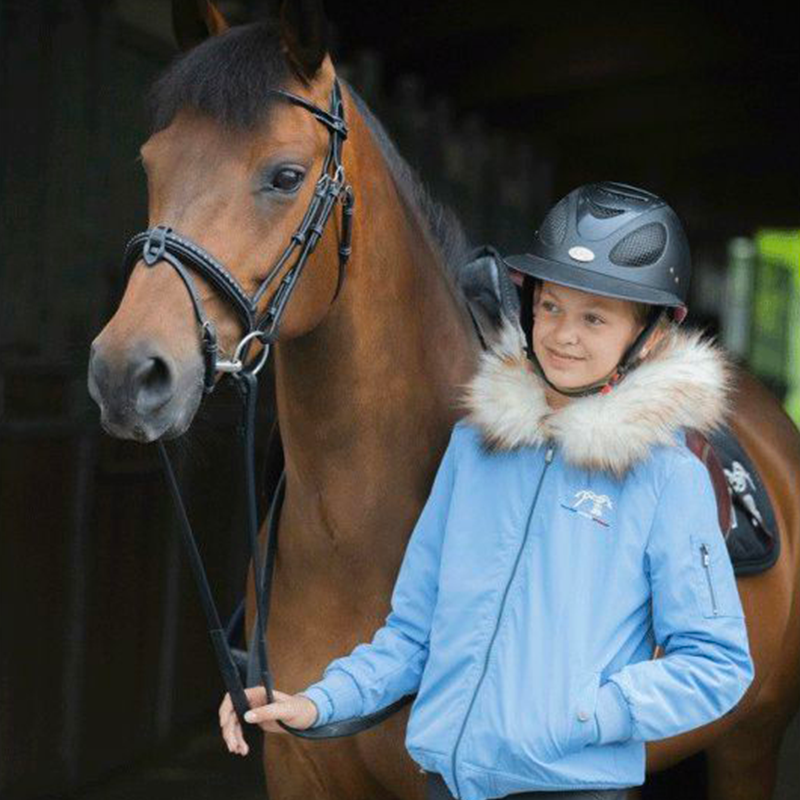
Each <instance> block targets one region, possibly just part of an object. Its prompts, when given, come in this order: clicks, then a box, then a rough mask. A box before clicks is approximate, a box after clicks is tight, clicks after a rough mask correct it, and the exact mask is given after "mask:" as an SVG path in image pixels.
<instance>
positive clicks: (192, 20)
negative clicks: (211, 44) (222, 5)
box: [172, 0, 230, 50]
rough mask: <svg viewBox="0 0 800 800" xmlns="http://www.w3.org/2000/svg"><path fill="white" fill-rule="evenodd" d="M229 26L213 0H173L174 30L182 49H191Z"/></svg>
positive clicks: (176, 39)
mask: <svg viewBox="0 0 800 800" xmlns="http://www.w3.org/2000/svg"><path fill="white" fill-rule="evenodd" d="M229 27H230V26H229V25H228V23H227V21H226V20H225V17H224V16H222V13H221V12H220V10H219V9H218V8H217V7H216V6H215V5H214V4H213V3H212V2H211V0H172V31H173V33H174V34H175V41H176V42H177V43H178V47H179V48H180V49H181V50H191V49H192V48H193V47H195V46H196V45H198V44H200V43H201V42H204V41H205V40H206V39H207V38H208V37H209V36H217V35H219V34H220V33H224V32H225V31H226V30H228V28H229Z"/></svg>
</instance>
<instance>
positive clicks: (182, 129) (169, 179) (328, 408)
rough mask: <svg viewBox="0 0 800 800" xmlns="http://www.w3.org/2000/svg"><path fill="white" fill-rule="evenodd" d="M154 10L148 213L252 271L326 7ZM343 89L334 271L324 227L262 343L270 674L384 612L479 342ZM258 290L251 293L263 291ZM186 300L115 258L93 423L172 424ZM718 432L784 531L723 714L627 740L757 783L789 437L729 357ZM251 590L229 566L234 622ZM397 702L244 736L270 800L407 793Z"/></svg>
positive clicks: (720, 776) (402, 718)
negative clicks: (271, 464) (744, 667)
mask: <svg viewBox="0 0 800 800" xmlns="http://www.w3.org/2000/svg"><path fill="white" fill-rule="evenodd" d="M301 6H302V8H301ZM173 11H174V14H173V19H174V23H175V27H176V35H177V38H178V41H179V42H180V43H183V45H184V47H185V48H186V49H187V50H188V52H187V53H186V55H185V56H184V58H183V59H182V60H181V61H179V62H178V63H177V65H176V66H174V67H172V68H171V69H170V70H169V71H168V72H167V73H166V75H165V76H164V77H163V78H162V79H161V80H160V82H159V83H158V84H157V85H156V87H155V90H154V95H153V97H154V109H155V110H154V122H155V124H154V133H153V134H152V135H151V136H150V138H149V139H148V140H147V141H146V142H145V144H144V145H143V146H142V149H141V154H142V162H143V165H144V167H145V170H146V172H147V176H148V192H149V219H150V225H151V226H154V225H156V224H166V225H170V226H173V227H175V228H176V229H178V230H180V231H181V232H182V233H183V234H185V235H186V236H187V237H190V238H191V239H192V240H193V241H195V242H198V243H200V244H201V246H202V247H203V248H204V249H205V250H206V251H208V252H210V253H213V254H214V256H215V257H216V258H217V259H218V260H219V261H220V262H221V263H223V264H226V265H229V269H230V271H231V272H232V273H233V274H234V276H235V278H236V279H237V280H238V281H239V283H240V284H241V285H242V286H243V287H245V288H247V289H253V290H255V289H256V288H257V287H258V286H260V285H261V283H262V280H263V278H264V273H265V267H264V265H265V264H267V265H271V264H274V263H276V261H277V260H278V258H279V255H280V253H281V252H282V251H283V248H284V247H285V245H286V242H287V241H288V240H289V239H290V237H291V236H292V232H293V231H295V230H296V228H297V226H298V224H299V222H300V220H301V219H302V217H303V212H304V209H305V208H306V206H307V204H308V202H309V200H310V198H311V195H312V192H313V188H314V187H313V181H312V180H310V177H311V176H313V175H316V174H317V172H318V170H319V168H320V165H321V164H322V163H323V160H324V158H325V153H326V149H327V147H328V142H327V135H326V132H325V130H324V129H323V128H322V126H320V125H319V124H318V121H317V120H315V119H314V118H313V116H312V115H310V114H308V112H307V111H306V110H304V109H303V108H301V107H298V106H297V105H293V104H290V103H284V102H280V101H279V100H275V99H274V96H273V94H272V90H274V89H282V90H285V91H289V92H292V93H293V94H295V95H301V96H302V97H304V98H306V99H307V100H308V101H310V102H311V103H313V104H314V105H315V106H317V107H322V108H325V107H326V104H327V101H328V98H329V97H330V96H331V92H332V87H333V86H334V82H335V79H336V71H335V68H334V66H333V63H332V62H331V59H330V57H329V54H328V51H327V46H326V37H325V20H324V14H323V12H322V9H321V6H320V4H317V3H313V2H312V3H304V4H298V3H291V2H289V3H284V4H283V6H282V8H281V11H280V15H279V19H278V20H276V19H268V20H265V21H263V22H260V23H256V24H255V25H250V26H240V27H236V28H232V29H229V28H228V25H227V23H226V21H225V19H224V17H223V16H222V14H221V13H220V12H219V11H218V10H217V9H216V8H215V7H214V6H213V4H211V3H210V2H209V3H204V2H200V3H196V2H184V3H180V2H175V3H174V4H173ZM342 95H343V103H344V109H345V115H346V118H347V121H348V126H349V134H348V139H347V144H346V147H345V149H344V150H343V164H344V168H345V171H346V174H347V176H348V180H349V181H350V183H351V185H352V187H353V190H354V194H355V198H356V213H355V216H354V220H353V225H352V239H351V245H352V256H351V257H350V260H349V262H348V263H347V266H346V268H345V270H344V272H343V273H342V270H341V264H340V259H339V254H338V248H339V246H340V245H341V241H340V238H341V233H340V231H341V227H340V226H328V227H327V228H326V229H325V232H324V234H323V235H322V237H321V239H320V241H319V244H318V246H317V248H316V251H315V252H314V254H313V256H312V257H311V259H310V260H309V264H308V267H307V268H306V270H305V272H304V273H303V276H302V280H300V281H299V283H298V284H297V290H296V292H295V293H294V294H293V295H292V297H291V301H290V302H289V303H288V305H287V307H286V313H285V315H284V318H283V319H282V321H281V325H280V334H279V337H278V340H277V342H276V344H275V346H274V349H273V352H274V369H275V401H276V404H277V414H278V420H279V429H280V439H281V442H282V446H283V452H284V458H285V469H286V492H285V500H284V504H283V507H282V510H281V515H280V519H279V530H280V542H281V544H280V549H279V552H278V556H277V561H276V566H275V577H274V584H273V600H272V613H271V617H270V622H269V626H268V630H267V639H268V641H269V649H270V653H271V657H272V666H273V675H274V677H275V685H276V687H278V688H280V689H281V690H282V691H285V692H289V693H294V692H296V691H299V690H301V689H303V688H304V687H305V686H307V685H308V684H309V683H312V682H314V681H315V680H318V679H319V677H320V674H321V671H322V669H323V667H324V666H325V665H327V664H328V663H329V662H330V661H331V660H332V659H333V658H335V657H337V656H341V655H343V654H345V653H347V652H349V651H350V650H351V649H352V648H353V647H354V646H355V645H356V644H357V643H359V642H363V641H368V640H370V639H371V638H372V635H373V633H374V631H375V630H376V629H377V628H379V627H380V626H381V624H382V623H383V620H384V618H385V616H386V614H387V613H388V610H389V598H390V595H391V590H392V587H393V583H394V579H395V577H396V575H397V572H398V569H399V565H400V562H401V559H402V555H403V552H404V548H405V545H406V542H407V540H408V536H409V534H410V531H411V529H412V527H413V524H414V522H415V520H416V518H417V516H418V514H419V512H420V510H421V508H422V506H423V504H424V501H425V499H426V497H427V493H428V491H429V489H430V486H431V483H432V480H433V476H434V474H435V471H436V468H437V465H438V462H439V459H440V457H441V455H442V453H443V450H444V448H445V446H446V443H447V439H448V436H449V432H450V429H451V428H452V426H453V424H454V423H455V422H456V421H457V419H459V418H460V416H462V414H463V409H461V407H460V406H459V404H458V402H457V399H458V396H459V394H460V391H461V389H462V388H463V386H464V385H465V384H466V383H467V381H468V380H469V378H470V377H471V376H472V374H473V372H474V370H475V367H476V365H477V359H478V355H479V353H480V342H479V339H478V337H477V335H476V331H475V328H474V325H473V324H472V320H471V318H470V314H469V311H468V308H467V305H466V302H465V299H464V295H463V292H461V291H460V290H459V288H458V285H457V282H456V280H455V278H454V271H453V269H452V265H453V264H456V263H458V261H459V260H460V259H461V258H463V256H464V255H465V253H466V240H465V237H464V235H463V232H462V231H461V229H460V227H459V225H458V223H457V220H455V219H454V218H453V216H452V215H450V214H449V213H447V212H446V211H445V210H443V209H442V208H441V207H440V206H438V205H437V204H436V203H435V202H433V201H432V200H431V199H430V197H429V196H428V195H427V193H426V192H425V190H424V188H423V186H422V184H421V183H420V182H419V181H418V180H417V179H416V177H415V176H414V174H413V173H412V172H411V171H410V170H409V168H408V167H407V165H406V164H405V162H404V161H403V160H402V159H401V158H400V156H399V155H398V154H397V152H396V150H395V148H394V146H393V145H392V143H391V141H390V139H389V138H388V136H387V135H386V133H385V131H384V130H383V128H382V127H381V125H380V123H379V122H378V120H376V119H375V117H374V116H373V115H372V114H371V112H370V111H369V109H368V108H367V107H366V105H365V104H364V102H363V101H362V100H361V99H360V98H359V96H358V95H357V93H356V92H355V91H354V90H353V89H352V88H351V87H350V86H349V85H348V84H346V83H345V82H342ZM270 98H272V99H270ZM337 216H340V212H339V211H338V210H337V211H334V218H336V217H337ZM287 269H289V267H288V265H287V266H285V267H284V271H285V270H287ZM280 277H281V276H280V274H279V275H278V279H280ZM196 280H197V285H198V286H199V287H200V291H199V294H200V300H201V301H202V303H203V305H204V307H205V308H206V309H207V312H208V315H209V317H211V318H212V319H213V323H214V325H215V327H216V330H217V332H218V334H219V342H220V346H221V348H222V350H223V351H224V352H227V353H230V352H232V351H233V350H234V347H235V345H236V342H237V341H238V340H239V339H240V338H241V324H240V320H239V319H238V318H237V316H236V314H235V313H233V311H232V310H231V308H230V307H229V306H228V305H227V304H226V303H225V302H224V301H223V299H222V298H221V297H220V296H219V295H218V294H217V293H216V292H215V290H214V287H213V285H212V284H211V283H209V282H208V281H206V280H205V279H204V278H203V277H202V276H197V279H196ZM276 285H277V281H276ZM273 295H274V289H272V288H271V287H270V290H268V291H265V292H264V294H263V297H262V298H261V307H262V308H263V307H266V306H267V304H268V303H269V302H270V300H271V298H272V296H273ZM193 312H194V309H193V307H192V300H191V298H190V297H189V295H188V294H187V292H186V290H185V287H184V286H183V285H182V284H181V281H180V280H178V276H176V275H175V274H174V270H173V269H171V268H170V267H169V266H168V265H166V264H163V263H162V264H157V265H155V266H153V267H149V268H148V267H147V266H146V265H145V264H144V263H142V262H139V263H137V265H136V266H135V268H134V269H133V271H132V273H131V275H130V278H129V281H128V284H127V287H126V289H125V293H124V295H123V297H122V300H121V302H120V305H119V307H118V309H117V310H116V312H115V314H114V315H113V317H112V318H111V320H110V321H109V322H108V323H107V324H106V326H105V327H104V328H103V330H102V331H101V332H100V334H99V335H98V336H97V337H96V339H95V340H94V342H93V343H92V348H91V356H90V364H89V387H90V393H91V394H92V396H93V397H94V398H95V400H96V401H97V402H98V404H99V405H100V408H101V416H102V423H103V426H104V427H105V429H106V430H107V431H108V432H110V433H111V434H112V435H115V436H120V437H126V438H134V439H138V440H140V441H154V440H156V439H159V438H165V439H166V438H171V437H175V436H179V435H180V434H182V433H183V432H185V431H186V430H187V429H188V428H189V426H190V424H191V422H192V419H193V418H194V415H195V413H196V411H197V408H198V406H199V404H200V401H201V399H202V394H203V384H204V376H203V373H204V363H203V357H202V355H201V346H200V342H199V340H198V335H197V328H196V326H195V315H194V313H193ZM258 357H259V353H258V348H257V347H256V353H255V354H254V355H253V358H258ZM733 427H734V428H735V431H736V432H737V434H738V435H739V436H740V439H741V441H742V443H743V444H744V446H745V447H746V449H747V451H748V453H749V454H750V455H751V457H752V458H753V460H754V462H755V463H756V465H757V467H758V469H759V470H760V472H761V474H762V476H763V478H764V480H765V482H766V483H767V485H768V489H769V493H770V496H771V499H772V501H773V504H774V506H775V509H776V514H777V517H778V520H779V527H780V535H781V538H782V550H781V555H780V559H779V561H778V563H777V564H776V565H775V566H774V567H773V568H772V569H771V570H769V571H768V572H766V573H763V574H761V575H757V576H753V577H749V578H742V579H740V580H739V583H738V586H739V591H740V594H741V597H742V603H743V606H744V609H745V613H746V615H747V624H748V632H749V635H750V642H751V647H752V653H753V658H754V661H755V665H756V678H755V680H754V681H753V684H752V685H751V687H750V689H749V690H748V692H747V694H746V696H745V697H744V698H743V700H742V701H741V702H740V704H739V705H738V706H737V708H736V709H735V711H734V712H733V713H731V714H728V715H726V716H725V717H723V718H722V719H720V720H718V721H716V722H714V723H712V724H711V725H708V726H705V727H703V728H700V729H697V730H694V731H691V732H689V733H687V734H683V735H681V736H677V737H674V738H672V739H669V740H664V741H659V742H652V743H648V746H647V769H648V772H654V771H659V770H663V769H665V768H667V767H669V766H671V765H674V764H677V763H679V762H681V761H682V760H683V759H685V758H687V757H688V756H690V755H692V754H694V753H698V752H701V751H705V753H706V755H707V757H708V785H709V797H710V798H713V799H714V800H717V799H718V800H722V798H725V799H726V800H731V799H732V798H747V799H748V800H762V799H763V800H768V798H769V797H770V796H771V794H772V788H773V785H774V782H775V770H776V766H777V758H778V750H779V747H780V742H781V738H782V735H783V731H784V729H785V727H786V725H787V723H788V720H789V718H790V717H791V716H792V714H793V711H794V709H796V708H797V705H798V701H799V700H800V674H798V670H797V664H798V663H800V592H798V591H797V584H798V576H799V575H800V563H799V560H800V499H799V498H798V496H797V493H796V486H797V477H798V476H799V475H800V436H798V433H797V431H796V429H794V427H793V426H792V425H791V423H790V421H789V420H788V419H787V417H786V416H785V414H784V413H783V411H782V409H781V408H780V405H779V404H778V403H777V402H776V401H775V400H774V399H773V398H772V397H771V396H770V395H769V393H768V392H767V391H766V390H765V389H764V388H763V387H762V386H761V385H760V384H759V383H758V382H757V381H755V379H753V378H752V377H750V376H749V375H747V374H746V373H744V372H741V373H740V374H739V376H738V381H737V390H736V395H735V403H734V414H733ZM261 537H262V543H263V537H264V530H263V528H262V531H261ZM253 594H254V593H253V584H252V580H251V581H250V582H249V583H248V587H247V598H248V603H247V609H248V614H247V625H248V630H251V631H252V626H253V619H254V597H253ZM407 714H408V708H407V707H406V708H405V709H403V710H401V711H400V712H398V713H397V714H395V715H394V716H393V717H390V718H389V719H388V720H386V721H385V722H384V723H382V724H381V725H380V726H378V727H375V728H373V729H371V730H369V731H366V732H363V733H361V734H359V735H358V736H355V737H349V738H342V739H334V740H327V741H312V742H309V741H307V740H304V739H302V738H297V737H293V736H289V735H280V736H267V737H265V742H264V747H263V751H262V758H263V761H264V768H265V771H266V778H267V788H268V790H269V792H270V794H271V796H273V797H277V798H298V799H299V798H307V797H329V798H336V797H347V798H349V799H351V800H360V799H361V798H363V800H367V798H374V797H386V798H404V799H408V800H412V799H413V800H421V798H422V797H423V796H424V778H423V776H422V774H421V771H420V770H418V769H416V768H415V765H414V763H413V762H412V761H411V759H410V758H409V756H408V754H407V753H406V752H405V750H404V747H403V740H404V732H405V726H406V720H407Z"/></svg>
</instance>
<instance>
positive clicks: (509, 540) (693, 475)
mask: <svg viewBox="0 0 800 800" xmlns="http://www.w3.org/2000/svg"><path fill="white" fill-rule="evenodd" d="M508 261H509V263H510V265H511V266H512V267H513V268H515V269H517V270H518V271H520V272H522V273H523V274H524V275H525V280H524V283H523V311H522V330H521V329H520V327H519V326H518V325H517V324H516V323H512V322H510V321H509V322H508V323H507V324H506V325H505V327H504V330H503V333H502V338H501V340H500V343H499V344H498V345H497V346H496V347H495V348H494V350H493V351H491V352H489V353H487V354H485V355H484V356H483V360H482V363H481V365H480V368H479V370H478V372H477V374H476V375H475V377H474V379H473V380H472V382H471V384H470V385H469V387H468V392H467V396H466V404H467V407H468V411H469V414H468V416H467V418H466V420H464V421H462V422H460V423H458V424H457V425H456V426H455V428H454V429H453V433H452V437H451V439H450V443H449V445H448V448H447V450H446V452H445V454H444V457H443V459H442V462H441V465H440V467H439V470H438V473H437V475H436V479H435V481H434V484H433V488H432V490H431V494H430V497H429V498H428V501H427V503H426V505H425V507H424V509H423V511H422V513H421V515H420V518H419V520H418V522H417V524H416V526H415V528H414V531H413V533H412V535H411V538H410V540H409V543H408V547H407V550H406V553H405V556H404V560H403V564H402V567H401V569H400V573H399V575H398V578H397V583H396V585H395V588H394V591H393V594H392V610H391V613H390V614H389V615H388V616H387V618H386V624H385V625H384V627H382V628H381V629H380V630H378V632H377V633H376V634H375V636H374V638H373V640H372V642H371V643H370V644H360V645H358V647H356V648H355V649H354V650H353V652H352V653H351V654H350V655H349V656H346V657H343V658H339V659H336V660H335V661H333V662H332V663H331V664H330V665H329V666H328V667H327V668H326V670H325V671H324V674H323V677H322V680H320V681H319V682H318V683H315V684H313V685H312V686H310V687H308V688H307V689H305V691H303V692H301V693H299V694H296V695H293V696H290V695H287V694H284V693H279V692H276V693H275V696H276V701H275V702H274V703H272V704H270V705H263V703H264V702H265V698H264V691H263V689H260V690H259V689H251V690H248V691H249V693H250V697H251V700H252V702H253V703H254V704H255V705H257V706H260V707H257V708H254V709H253V710H251V711H250V712H249V713H248V715H247V720H248V722H253V723H256V724H258V725H260V726H261V727H262V728H263V729H264V730H265V731H275V732H277V731H280V730H281V728H280V727H279V726H278V725H277V723H276V722H275V721H276V720H282V721H283V722H285V723H286V724H288V725H291V726H294V727H297V728H306V727H310V726H312V725H322V724H325V723H328V722H332V721H336V720H341V719H345V718H349V717H354V716H360V715H364V714H367V713H370V712H373V711H375V710H377V709H379V708H381V707H383V706H386V705H388V704H389V703H390V702H392V701H393V700H395V699H397V698H399V697H401V696H402V695H404V694H409V693H413V692H416V693H417V697H416V699H415V702H414V704H413V706H412V710H411V714H410V717H409V721H408V726H407V731H406V747H407V749H408V752H409V753H410V755H411V756H412V758H413V759H414V760H415V761H416V762H417V763H418V764H420V765H421V767H423V768H424V769H425V770H426V771H428V773H429V776H428V796H429V798H450V797H456V798H460V800H484V799H485V798H492V797H504V796H508V795H511V796H514V797H516V798H528V797H537V798H541V797H551V796H555V797H559V798H565V799H566V798H573V797H575V798H577V797H603V798H616V797H623V796H624V794H625V791H624V790H625V788H626V787H630V786H634V785H639V784H641V783H643V781H644V775H645V746H644V743H645V742H646V741H650V740H653V739H662V738H665V737H669V736H674V735H676V734H679V733H682V732H684V731H687V730H689V729H691V728H695V727H697V726H700V725H704V724H706V723H708V722H711V721H712V720H714V719H716V718H717V717H719V716H721V715H723V714H725V713H726V712H727V711H729V710H730V709H731V708H732V707H733V706H734V705H735V704H736V703H737V702H738V701H739V699H740V698H741V697H742V695H743V694H744V692H745V690H746V689H747V686H748V685H749V684H750V682H751V680H752V677H753V665H752V661H751V659H750V655H749V652H748V644H747V632H746V629H745V624H744V617H743V613H742V607H741V604H740V601H739V596H738V593H737V590H736V584H735V582H734V577H733V571H732V568H731V564H730V561H729V559H728V555H727V552H726V548H725V542H724V540H723V537H722V534H721V532H720V529H719V525H718V522H717V508H716V500H715V496H714V492H713V489H712V486H711V482H710V479H709V477H708V474H707V472H706V468H705V467H704V466H703V464H702V463H701V462H700V461H699V460H698V459H697V458H696V457H695V456H694V455H693V454H692V452H691V451H690V450H689V449H688V448H687V446H686V442H685V430H686V429H688V428H694V429H698V430H700V431H701V432H708V431H709V430H710V429H712V428H713V427H714V426H716V425H718V424H719V423H720V422H721V420H722V417H723V415H724V412H725V407H726V384H727V381H728V369H727V366H726V363H725V361H724V358H723V356H722V354H721V353H720V352H719V351H718V350H717V349H716V348H714V347H713V346H712V345H711V344H709V343H708V342H707V341H704V340H702V339H701V338H700V336H699V335H698V334H689V333H683V332H681V331H680V330H679V329H678V324H679V323H680V322H681V321H682V320H683V318H684V317H685V314H686V306H685V300H686V297H687V292H688V283H689V277H690V270H691V267H690V260H689V249H688V245H687V242H686V238H685V235H684V233H683V230H682V227H681V224H680V222H679V220H678V219H677V217H676V215H675V214H674V212H673V211H672V209H671V208H669V206H667V205H666V204H665V203H664V202H663V201H662V200H660V199H659V198H658V197H656V196H655V195H652V194H650V193H649V192H645V191H642V190H640V189H635V188H633V187H630V186H626V185H623V184H615V183H604V184H592V185H589V186H583V187H580V188H578V189H576V190H574V191H573V192H571V193H570V194H569V195H567V197H565V198H564V199H563V200H562V201H561V202H560V203H558V204H557V205H556V206H555V207H554V208H553V209H552V210H551V212H550V213H549V214H548V216H547V217H546V219H545V221H544V222H543V224H542V226H541V229H540V230H539V231H538V232H537V235H536V237H535V241H534V247H533V251H532V252H531V253H528V254H525V255H520V256H515V257H511V258H509V259H508ZM526 339H527V342H526ZM526 344H527V350H528V353H529V356H530V360H529V358H528V357H526ZM656 645H659V646H660V647H661V648H662V650H663V653H664V655H663V658H658V659H652V656H653V651H654V648H655V646H656ZM220 724H221V726H222V728H223V735H224V737H225V740H226V742H227V743H228V747H229V748H230V750H231V751H232V752H240V753H245V752H246V745H245V744H244V741H243V739H242V735H241V730H240V729H239V726H238V722H237V720H236V717H235V715H234V714H233V713H232V708H231V704H230V700H229V699H228V698H226V699H225V700H224V701H223V704H222V706H221V708H220Z"/></svg>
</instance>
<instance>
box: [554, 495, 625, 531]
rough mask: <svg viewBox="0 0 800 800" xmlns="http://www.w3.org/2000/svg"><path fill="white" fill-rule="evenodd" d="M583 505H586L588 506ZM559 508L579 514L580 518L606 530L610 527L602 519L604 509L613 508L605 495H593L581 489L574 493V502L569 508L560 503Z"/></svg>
mask: <svg viewBox="0 0 800 800" xmlns="http://www.w3.org/2000/svg"><path fill="white" fill-rule="evenodd" d="M585 504H588V506H587V505H585ZM561 508H565V509H566V510H567V511H571V512H572V513H573V514H580V515H581V516H582V517H586V519H590V520H592V521H593V522H596V523H597V524H598V525H602V526H603V527H605V528H608V527H610V526H609V524H608V523H607V522H606V521H605V520H604V519H603V511H604V510H605V509H608V510H609V511H611V510H612V509H613V508H614V504H613V503H612V502H611V499H610V498H609V497H608V496H607V495H604V494H595V493H594V492H592V491H590V490H589V489H581V490H580V491H579V492H575V502H574V503H573V504H572V505H571V506H565V505H564V504H563V503H562V504H561Z"/></svg>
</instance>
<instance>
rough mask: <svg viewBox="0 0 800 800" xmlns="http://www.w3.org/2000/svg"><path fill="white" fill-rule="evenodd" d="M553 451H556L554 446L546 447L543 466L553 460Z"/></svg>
mask: <svg viewBox="0 0 800 800" xmlns="http://www.w3.org/2000/svg"><path fill="white" fill-rule="evenodd" d="M555 451H556V446H555V445H554V444H551V445H549V446H548V448H547V450H546V451H545V454H544V463H545V464H549V463H550V462H551V461H552V460H553V454H554V453H555Z"/></svg>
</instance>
